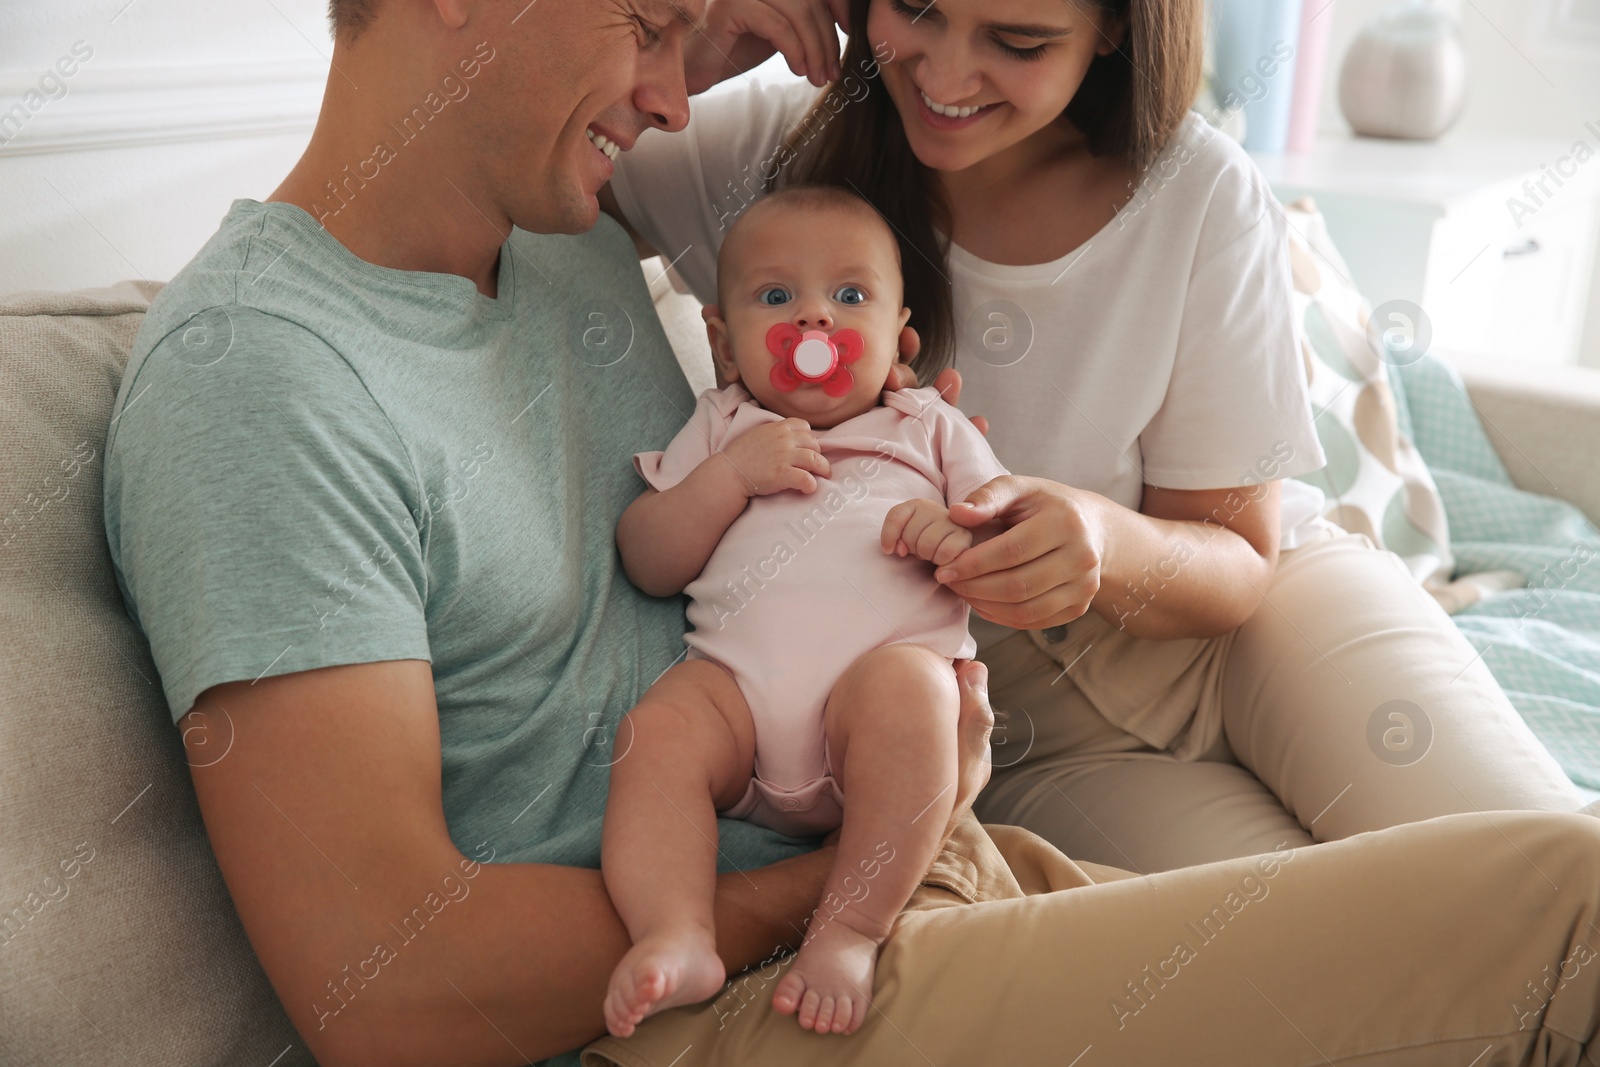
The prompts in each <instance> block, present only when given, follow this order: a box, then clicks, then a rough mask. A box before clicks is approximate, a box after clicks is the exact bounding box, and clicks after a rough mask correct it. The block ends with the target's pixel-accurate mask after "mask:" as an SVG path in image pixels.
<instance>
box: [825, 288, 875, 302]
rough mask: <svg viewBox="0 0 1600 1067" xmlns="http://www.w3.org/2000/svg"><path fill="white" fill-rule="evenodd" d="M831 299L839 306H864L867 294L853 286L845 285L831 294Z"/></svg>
mask: <svg viewBox="0 0 1600 1067" xmlns="http://www.w3.org/2000/svg"><path fill="white" fill-rule="evenodd" d="M833 298H834V299H835V300H837V301H839V303H841V304H864V303H866V301H867V294H866V293H863V292H862V291H861V290H860V289H857V288H856V287H855V286H853V285H846V286H842V287H840V289H839V291H838V292H837V293H834V294H833Z"/></svg>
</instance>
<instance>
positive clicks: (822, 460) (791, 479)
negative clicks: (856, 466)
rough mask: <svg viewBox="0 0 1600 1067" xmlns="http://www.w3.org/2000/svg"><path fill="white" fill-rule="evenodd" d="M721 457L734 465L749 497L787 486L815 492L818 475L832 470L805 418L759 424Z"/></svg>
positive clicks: (732, 444) (741, 484)
mask: <svg viewBox="0 0 1600 1067" xmlns="http://www.w3.org/2000/svg"><path fill="white" fill-rule="evenodd" d="M722 457H723V458H724V459H726V460H727V461H728V462H729V463H731V464H733V469H734V470H735V471H737V472H738V477H739V484H740V486H741V487H743V489H744V492H745V495H746V496H747V497H755V496H767V495H768V494H770V493H781V492H783V491H784V490H785V489H798V490H799V491H800V492H802V493H814V492H816V491H817V476H820V477H823V478H826V477H827V476H828V473H829V472H830V471H831V470H832V469H833V468H832V467H831V465H830V464H829V463H828V459H827V457H826V456H824V455H823V454H822V446H821V445H820V444H818V443H817V437H816V435H815V434H813V433H812V432H811V426H810V425H809V424H808V423H807V422H806V420H804V419H784V420H783V421H782V422H772V423H768V424H767V425H765V426H758V427H756V428H755V429H754V430H751V431H750V432H749V433H746V434H743V435H741V436H740V437H738V438H736V439H735V440H734V441H733V442H732V443H731V444H729V445H728V446H727V447H726V448H724V449H723V450H722Z"/></svg>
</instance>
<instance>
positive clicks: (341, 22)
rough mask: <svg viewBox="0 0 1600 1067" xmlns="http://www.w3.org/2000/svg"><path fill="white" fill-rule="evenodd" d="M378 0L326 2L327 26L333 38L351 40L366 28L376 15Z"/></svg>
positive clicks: (330, 0)
mask: <svg viewBox="0 0 1600 1067" xmlns="http://www.w3.org/2000/svg"><path fill="white" fill-rule="evenodd" d="M377 9H378V0H328V24H329V25H330V26H332V27H333V36H334V37H335V38H339V39H343V40H345V41H347V42H348V41H349V40H351V39H352V38H353V37H355V35H356V34H358V33H360V32H361V31H362V30H363V29H365V28H366V26H367V23H369V22H371V21H372V16H373V15H374V14H376V13H377Z"/></svg>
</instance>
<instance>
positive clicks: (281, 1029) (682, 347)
mask: <svg viewBox="0 0 1600 1067" xmlns="http://www.w3.org/2000/svg"><path fill="white" fill-rule="evenodd" d="M645 272H646V275H647V277H650V278H651V279H652V289H653V291H654V292H655V293H656V296H657V302H658V306H659V308H660V309H661V312H662V318H663V321H664V322H665V323H666V326H667V332H668V336H669V337H670V338H671V339H672V341H673V343H674V346H675V347H676V348H677V349H678V351H679V356H680V360H681V361H682V362H683V364H684V366H685V370H686V372H687V373H689V374H690V377H691V382H692V383H694V384H695V385H696V387H697V388H699V387H703V386H704V385H706V384H708V383H709V380H710V366H709V361H708V359H707V356H706V352H705V347H704V346H705V340H704V332H703V328H702V327H701V325H700V322H699V316H698V314H697V307H696V305H695V303H694V301H693V300H692V299H691V298H689V297H686V296H683V295H681V294H678V293H675V292H674V291H673V289H672V287H671V285H670V284H669V281H668V279H667V278H666V277H665V275H664V272H663V271H662V270H661V268H660V266H659V264H658V263H655V262H650V263H646V264H645ZM156 288H158V287H157V286H155V285H153V284H151V283H124V284H122V285H120V286H117V287H115V288H112V289H103V290H92V291H84V292H75V293H24V294H18V295H15V296H11V297H5V298H0V403H3V405H4V411H3V413H0V470H3V471H4V472H5V473H4V480H3V483H0V493H3V496H0V618H3V622H4V631H3V634H4V652H3V653H0V695H3V699H4V702H3V705H0V708H3V711H0V820H3V825H4V827H5V831H4V833H3V834H0V1064H5V1065H8V1067H9V1065H16V1067H34V1065H40V1067H43V1065H50V1067H54V1065H58V1064H69V1063H90V1062H92V1063H104V1064H120V1063H139V1064H143V1063H161V1064H168V1065H172V1067H187V1065H201V1064H205V1065H219V1067H221V1065H227V1067H290V1065H293V1064H305V1063H309V1062H311V1061H310V1057H309V1055H308V1054H307V1052H306V1051H305V1047H304V1045H303V1044H302V1043H301V1042H300V1040H299V1039H298V1038H297V1037H296V1035H295V1033H294V1031H293V1029H292V1028H291V1027H290V1025H289V1023H288V1020H287V1018H286V1017H285V1015H284V1013H283V1010H282V1008H281V1007H280V1006H279V1005H278V1003H277V1001H276V999H275V998H274V996H273V993H272V990H271V988H270V986H269V985H268V983H267V980H266V977H265V975H264V974H263V973H262V971H261V969H260V967H259V966H258V965H257V963H256V961H255V958H254V956H253V955H252V953H251V950H250V946H249V943H248V941H247V940H246V938H245V936H244V932H243V930H242V929H241V928H240V925H239V922H238V918H237V916H236V915H235V913H234V911H233V908H232V906H231V904H230V903H229V899H228V895H227V892H226V889H225V887H224V886H223V884H222V880H221V877H220V876H219V874H218V872H217V868H216V864H215V861H214V860H213V858H212V855H211V851H210V848H209V847H208V845H207V842H206V838H205V830H204V827H203V826H202V824H201V821H200V816H199V812H198V809H197V807H196V805H195V801H194V796H193V793H192V791H191V789H190V785H189V774H188V770H187V767H186V766H185V754H184V749H183V746H182V745H181V744H180V741H179V738H178V736H177V733H176V731H175V730H174V728H173V727H172V725H171V722H170V719H169V716H168V713H167V708H166V705H165V703H164V700H163V697H162V693H161V688H160V686H159V685H158V684H157V677H156V671H155V667H154V665H153V664H152V663H151V660H150V655H149V651H148V649H147V648H146V646H145V644H144V641H143V640H142V638H141V637H140V635H139V633H138V631H137V630H136V628H135V627H134V626H133V624H132V623H131V622H130V621H129V620H128V618H127V617H126V616H125V615H124V613H123V609H122V602H121V599H120V597H119V595H118V592H117V586H116V582H115V579H114V577H113V575H112V572H111V564H110V559H109V557H108V556H107V551H106V545H105V539H104V535H103V533H102V525H101V507H100V471H101V465H100V458H101V457H100V452H101V449H102V448H103V446H104V441H105V434H106V427H107V420H108V419H109V417H110V411H111V405H112V401H113V399H114V398H115V396H116V392H117V383H118V380H119V377H120V375H121V373H122V368H123V365H124V362H125V361H126V359H127V354H128V349H129V346H130V344H131V342H132V340H133V336H134V332H135V331H136V330H137V328H138V325H139V321H140V317H141V315H142V313H143V311H144V309H145V308H146V307H147V305H148V302H149V299H150V297H151V296H152V295H153V293H154V291H155V290H156ZM1464 370H1465V371H1466V374H1467V380H1468V383H1469V387H1470V391H1471V394H1472V398H1473V401H1474V403H1475V404H1476V405H1477V406H1478V408H1479V409H1480V411H1481V412H1482V413H1483V414H1484V415H1485V416H1486V421H1487V422H1488V424H1489V425H1490V427H1491V433H1494V434H1497V435H1498V436H1497V438H1496V439H1497V442H1499V444H1500V446H1501V450H1502V454H1503V455H1504V457H1505V460H1506V463H1507V465H1508V466H1509V467H1510V469H1511V470H1512V472H1513V473H1514V475H1515V476H1516V477H1517V478H1518V479H1519V481H1520V482H1521V484H1523V485H1524V486H1525V487H1527V488H1530V489H1532V490H1534V491H1537V492H1550V491H1551V484H1550V482H1547V481H1546V480H1545V479H1550V480H1551V481H1553V483H1554V484H1555V485H1556V486H1558V487H1559V488H1560V490H1561V492H1562V493H1563V495H1566V496H1567V497H1568V498H1569V499H1572V500H1573V501H1574V502H1575V503H1577V504H1579V505H1580V506H1581V507H1583V508H1584V509H1585V510H1586V511H1587V512H1588V513H1589V515H1590V516H1592V517H1595V518H1596V519H1597V520H1600V475H1597V474H1596V473H1595V469H1594V464H1595V461H1596V459H1597V457H1600V373H1596V372H1593V371H1577V370H1571V371H1564V372H1550V373H1542V374H1529V373H1528V372H1525V371H1518V372H1516V373H1514V374H1507V373H1504V372H1496V371H1494V370H1492V369H1490V368H1485V367H1466V368H1464ZM1508 439H1509V440H1512V441H1515V442H1516V444H1515V446H1511V445H1509V444H1507V443H1506V442H1507V440H1508ZM1540 472H1542V473H1540ZM227 740H228V739H227V738H226V737H220V736H219V737H216V738H213V739H210V740H209V743H210V744H211V745H213V746H215V750H214V751H215V752H216V756H220V755H221V751H222V749H223V748H224V747H225V746H226V744H227ZM216 756H208V757H206V758H216Z"/></svg>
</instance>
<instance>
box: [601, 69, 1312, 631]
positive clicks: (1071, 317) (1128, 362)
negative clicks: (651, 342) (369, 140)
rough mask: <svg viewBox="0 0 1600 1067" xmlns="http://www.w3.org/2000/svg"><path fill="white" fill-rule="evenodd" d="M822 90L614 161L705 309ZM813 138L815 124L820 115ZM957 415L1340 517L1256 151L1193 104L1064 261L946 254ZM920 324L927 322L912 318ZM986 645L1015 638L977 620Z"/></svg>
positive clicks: (1036, 458)
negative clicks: (743, 227)
mask: <svg viewBox="0 0 1600 1067" xmlns="http://www.w3.org/2000/svg"><path fill="white" fill-rule="evenodd" d="M817 98H818V92H817V90H816V89H815V88H814V87H812V86H811V85H809V84H808V83H805V82H798V83H796V84H794V85H779V86H764V87H753V88H750V89H748V90H742V89H741V90H733V91H726V92H720V93H714V94H711V95H709V96H701V97H697V98H696V99H695V100H694V101H693V103H692V105H691V116H690V121H689V126H688V129H687V130H685V131H684V132H682V133H677V134H669V133H663V132H662V131H659V130H652V131H648V132H646V133H645V134H644V135H643V136H642V137H641V138H640V139H639V141H638V143H637V144H636V145H635V146H634V148H633V149H632V151H630V152H627V153H626V154H624V155H623V156H621V157H620V158H619V160H618V169H617V172H616V174H615V175H614V176H613V177H612V179H611V187H612V190H613V191H614V192H615V193H616V197H617V202H618V204H619V205H620V206H621V208H622V211H623V214H624V215H626V217H627V219H628V221H629V222H630V223H631V224H632V225H633V227H634V228H635V229H636V230H637V231H638V232H639V234H640V235H641V236H642V237H644V238H645V239H646V240H647V241H649V242H650V244H651V245H653V246H654V247H655V248H656V249H657V250H658V251H660V252H661V253H662V254H663V255H664V256H665V257H666V258H667V259H668V260H670V261H672V262H673V264H674V266H675V268H676V270H677V271H678V272H679V273H680V274H681V275H682V277H683V278H684V280H685V281H686V282H687V283H688V285H689V287H690V289H691V290H693V292H694V294H695V296H696V297H698V298H699V299H700V300H701V301H702V302H704V303H712V302H715V300H716V295H715V294H716V277H717V268H716V257H717V250H718V249H719V248H720V247H721V244H722V238H723V236H724V235H725V234H726V233H727V228H728V227H731V226H732V225H733V223H734V221H735V220H736V219H737V217H738V214H739V213H740V212H741V211H742V210H743V209H744V207H745V206H747V205H748V204H749V203H750V202H753V201H754V200H755V199H756V198H758V197H759V196H760V195H761V188H762V178H763V177H764V176H765V175H767V174H770V173H772V172H773V170H774V168H775V167H777V166H779V165H781V163H782V162H783V161H784V159H785V158H786V157H785V156H784V155H782V154H780V153H779V147H780V146H781V145H782V144H783V143H784V142H785V139H786V138H787V136H788V135H789V133H790V131H791V130H792V129H794V128H795V127H796V126H798V125H799V124H800V123H801V120H802V119H804V118H805V117H806V115H807V114H808V113H809V111H810V107H811V105H812V103H813V102H814V101H816V100H817ZM806 128H807V130H808V131H810V130H814V129H816V128H817V126H816V124H815V123H812V124H808V125H807V127H806ZM947 272H948V275H949V278H950V282H951V287H952V293H953V306H954V314H955V326H956V334H957V346H956V361H955V366H956V368H957V369H959V370H960V371H961V377H962V391H961V408H962V409H963V410H964V411H967V412H969V413H975V414H982V415H986V416H988V418H989V426H990V429H989V442H990V444H991V445H992V446H993V448H994V452H995V455H996V456H998V457H999V459H1000V461H1001V462H1002V463H1003V464H1005V466H1006V467H1007V468H1009V469H1010V470H1011V471H1012V472H1013V473H1015V474H1023V475H1033V476H1038V477H1043V478H1049V479H1051V480H1053V481H1057V482H1061V483H1063V484H1065V485H1071V486H1075V487H1078V488H1081V489H1087V490H1090V491H1092V492H1096V493H1099V494H1101V495H1102V496H1105V497H1108V498H1110V499H1111V500H1114V501H1116V502H1117V503H1119V504H1122V505H1123V506H1125V507H1128V508H1131V509H1134V510H1137V509H1138V508H1139V504H1140V501H1141V499H1142V496H1143V486H1144V485H1145V484H1146V483H1148V484H1150V485H1154V486H1160V487H1163V488H1169V489H1218V488H1224V487H1232V486H1253V485H1257V484H1260V483H1261V482H1265V481H1273V480H1277V479H1286V480H1285V481H1284V483H1283V504H1282V506H1283V539H1282V543H1281V547H1282V548H1284V549H1290V548H1294V547H1296V546H1297V545H1299V544H1302V543H1304V542H1305V541H1306V540H1308V539H1309V538H1310V537H1312V536H1313V535H1315V534H1316V533H1317V532H1318V530H1319V529H1320V528H1321V527H1323V526H1326V525H1327V523H1326V520H1323V519H1322V518H1320V513H1321V510H1322V503H1323V497H1322V493H1321V492H1320V491H1319V490H1317V489H1316V488H1315V487H1313V486H1310V485H1307V484H1306V483H1304V482H1299V481H1295V480H1293V478H1292V476H1293V475H1298V474H1305V473H1308V472H1310V471H1314V470H1317V469H1318V468H1320V467H1322V466H1323V465H1324V463H1325V462H1326V458H1325V457H1324V455H1323V452H1322V447H1321V445H1320V444H1319V442H1318V440H1317V434H1316V429H1315V427H1314V425H1313V419H1312V413H1311V405H1310V400H1309V397H1308V394H1307V390H1306V379H1305V369H1304V364H1303V362H1302V358H1301V356H1300V339H1299V334H1298V331H1297V329H1296V327H1295V325H1294V322H1293V316H1292V308H1291V304H1290V274H1289V264H1288V246H1287V238H1286V222H1285V220H1284V217H1283V213H1282V208H1281V207H1280V206H1279V205H1278V203H1277V202H1276V200H1274V199H1273V196H1272V193H1271V191H1270V190H1269V189H1268V188H1267V185H1266V182H1265V181H1264V180H1263V179H1262V177H1261V175H1260V173H1259V172H1258V171H1257V170H1256V167H1255V165H1254V164H1253V163H1252V162H1251V161H1250V158H1249V157H1248V156H1247V155H1246V154H1245V152H1244V150H1243V149H1242V148H1240V147H1239V146H1238V144H1236V143H1235V142H1233V141H1232V140H1231V139H1229V138H1228V137H1226V136H1225V135H1222V134H1220V133H1218V132H1216V131H1214V130H1212V129H1211V127H1209V126H1208V125H1207V124H1206V123H1205V122H1204V120H1203V119H1201V118H1200V116H1199V115H1196V114H1193V113H1191V114H1190V115H1189V116H1188V118H1187V119H1186V120H1185V122H1184V124H1183V125H1182V127H1181V128H1180V130H1179V131H1178V133H1177V135H1176V136H1175V137H1174V138H1173V141H1172V143H1171V144H1170V145H1169V146H1168V147H1167V149H1166V150H1165V151H1164V152H1163V153H1162V155H1161V157H1160V158H1159V159H1158V160H1157V161H1156V162H1155V163H1154V164H1152V166H1151V167H1150V169H1149V170H1148V171H1147V172H1146V174H1145V178H1144V181H1143V182H1142V184H1141V185H1140V186H1139V188H1138V190H1137V191H1136V193H1135V195H1134V197H1133V199H1132V200H1131V201H1130V202H1129V203H1128V204H1127V205H1126V206H1124V207H1123V208H1122V210H1121V211H1120V212H1119V213H1118V214H1117V215H1116V217H1115V218H1114V219H1112V221H1111V222H1109V223H1107V224H1106V226H1105V227H1104V228H1103V229H1102V230H1101V231H1100V232H1099V233H1097V234H1095V236H1094V237H1093V238H1091V239H1090V240H1089V241H1087V242H1085V243H1084V244H1083V245H1081V246H1079V247H1078V248H1076V249H1074V250H1073V251H1072V252H1069V253H1068V254H1067V255H1065V256H1063V257H1061V258H1060V259H1058V260H1055V261H1053V262H1050V263H1041V264H1035V265H1030V266H1020V267H1019V266H1004V265H1000V264H995V263H989V262H986V261H984V260H981V259H979V258H978V257H976V256H974V255H971V254H970V253H968V252H967V251H965V250H964V249H962V248H960V247H959V246H955V245H952V246H951V248H950V255H949V264H948V268H947ZM911 325H912V326H915V325H916V322H915V321H913V322H912V323H911ZM973 624H974V625H973V632H974V633H975V634H977V636H978V639H979V643H980V644H981V645H987V644H989V643H991V642H992V641H993V640H994V639H995V638H996V637H997V636H999V634H1000V633H1001V632H1003V631H1001V629H1000V628H998V627H990V626H988V625H987V624H984V623H983V622H982V620H979V619H976V618H974V619H973Z"/></svg>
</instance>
